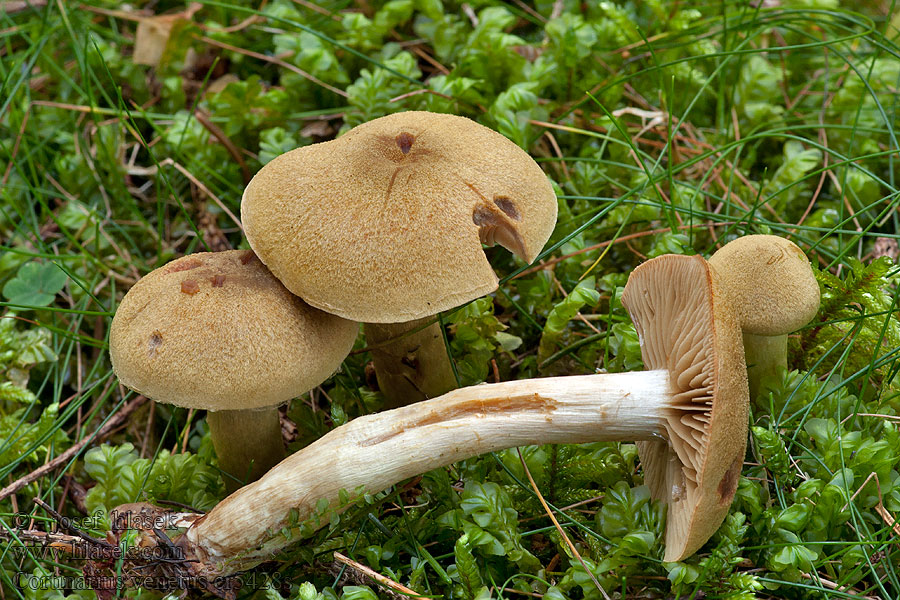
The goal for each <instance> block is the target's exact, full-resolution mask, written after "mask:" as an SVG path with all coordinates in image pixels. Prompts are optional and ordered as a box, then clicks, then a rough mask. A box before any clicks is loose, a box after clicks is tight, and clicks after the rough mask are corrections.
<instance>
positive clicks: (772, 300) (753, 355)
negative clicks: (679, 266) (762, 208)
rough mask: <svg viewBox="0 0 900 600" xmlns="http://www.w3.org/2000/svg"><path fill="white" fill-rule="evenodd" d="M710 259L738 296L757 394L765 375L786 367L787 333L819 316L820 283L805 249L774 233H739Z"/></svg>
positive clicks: (752, 385) (750, 375)
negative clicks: (742, 234)
mask: <svg viewBox="0 0 900 600" xmlns="http://www.w3.org/2000/svg"><path fill="white" fill-rule="evenodd" d="M709 263H710V264H711V265H713V268H715V269H716V271H717V272H718V273H719V276H720V278H721V280H722V285H723V286H725V287H727V288H728V290H729V293H730V294H731V296H732V297H733V298H734V301H735V307H736V310H737V312H738V315H739V316H740V319H741V329H743V332H744V354H745V355H746V359H747V365H748V367H747V371H748V378H749V381H750V397H751V398H755V397H756V395H757V393H758V392H759V386H760V381H761V380H762V378H763V377H765V376H766V375H771V374H774V373H776V372H777V371H778V369H779V368H786V367H787V334H789V333H791V332H793V331H796V330H797V329H800V328H801V327H803V326H804V325H806V324H807V323H809V322H810V321H811V320H812V319H813V318H814V317H815V316H816V313H817V312H818V310H819V284H818V283H817V282H816V278H815V276H814V275H813V272H812V267H811V266H810V264H809V260H808V259H807V258H806V255H805V254H803V251H802V250H800V248H798V247H797V245H796V244H794V243H793V242H791V241H789V240H786V239H784V238H781V237H778V236H775V235H747V236H744V237H740V238H737V239H735V240H733V241H731V242H728V243H727V244H725V245H724V246H722V247H721V248H720V249H719V250H718V251H716V253H715V254H713V255H712V256H711V257H710V259H709Z"/></svg>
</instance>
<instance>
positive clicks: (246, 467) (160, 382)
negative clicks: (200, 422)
mask: <svg viewBox="0 0 900 600" xmlns="http://www.w3.org/2000/svg"><path fill="white" fill-rule="evenodd" d="M357 330H358V325H357V324H356V323H353V322H351V321H347V320H345V319H342V318H340V317H337V316H334V315H330V314H328V313H324V312H322V311H320V310H317V309H315V308H312V307H311V306H307V305H306V304H305V303H304V302H303V301H302V300H300V298H297V297H296V296H294V295H292V294H291V293H290V292H288V291H287V290H286V289H285V287H284V286H283V285H281V283H280V282H279V281H278V280H277V279H275V277H273V276H272V274H271V273H270V272H269V271H268V269H266V267H265V266H264V265H263V264H262V263H261V262H260V261H259V260H257V259H256V256H255V255H254V254H253V252H252V251H250V250H230V251H226V252H208V253H198V254H191V255H188V256H184V257H182V258H179V259H177V260H174V261H172V262H170V263H168V264H166V265H164V266H162V267H160V268H158V269H156V270H154V271H152V272H151V273H148V274H147V275H146V276H144V277H143V278H142V279H141V280H140V281H138V282H137V283H136V284H135V285H134V286H133V287H132V288H131V289H130V290H129V291H128V293H127V294H126V295H125V297H124V298H123V299H122V302H121V303H120V304H119V308H118V310H117V311H116V314H115V317H113V321H112V325H111V327H110V332H109V355H110V359H111V361H112V366H113V370H114V371H115V373H116V375H117V376H118V378H119V381H121V382H122V383H123V384H124V385H125V386H127V387H129V388H131V389H133V390H135V391H137V392H139V393H141V394H144V395H145V396H147V397H148V398H152V399H153V400H156V401H157V402H164V403H167V404H175V405H177V406H183V407H188V408H195V409H203V410H207V411H209V413H208V414H207V422H208V424H209V429H210V435H211V436H212V441H213V445H214V447H215V449H216V454H217V455H218V458H219V466H220V468H221V469H222V470H223V471H224V472H226V473H227V474H229V475H230V476H231V477H226V487H228V488H230V489H236V488H237V487H238V485H237V484H240V483H242V482H244V481H246V480H250V481H252V480H255V479H258V478H259V477H260V476H261V475H262V474H263V473H265V472H266V471H267V470H268V469H269V468H270V467H272V466H273V465H275V464H277V463H278V462H279V461H280V460H281V459H283V458H284V456H285V451H284V444H283V442H282V436H281V425H280V422H279V418H278V409H277V408H276V407H277V406H278V405H279V404H282V403H284V402H287V401H288V400H290V399H291V398H294V397H296V396H299V395H300V394H302V393H304V392H306V391H308V390H310V389H312V388H313V387H315V386H317V385H319V384H320V383H321V382H322V381H324V380H325V379H327V378H328V377H329V376H330V375H331V374H332V373H333V372H334V371H335V370H336V369H337V368H338V367H339V366H340V364H341V361H343V359H344V357H345V356H346V355H347V353H348V352H349V351H350V348H351V347H352V346H353V342H354V340H355V338H356V334H357Z"/></svg>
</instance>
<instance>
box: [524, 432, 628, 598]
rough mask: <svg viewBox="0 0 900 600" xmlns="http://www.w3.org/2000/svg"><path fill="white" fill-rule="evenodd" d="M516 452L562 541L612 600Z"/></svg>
mask: <svg viewBox="0 0 900 600" xmlns="http://www.w3.org/2000/svg"><path fill="white" fill-rule="evenodd" d="M516 452H518V454H519V460H520V461H522V468H523V469H525V474H526V475H528V481H529V483H531V489H533V490H534V493H535V494H536V495H537V498H538V500H540V501H541V506H543V507H544V510H545V511H546V512H547V516H548V517H550V520H551V521H553V526H554V527H556V531H558V532H559V535H561V536H562V539H563V540H565V542H566V545H567V546H568V547H569V550H570V551H571V552H572V554H574V555H575V558H577V559H578V562H580V563H581V566H582V568H583V569H584V572H585V573H587V574H588V577H590V578H591V581H593V582H594V585H595V586H597V589H598V590H600V593H601V594H603V597H604V598H605V599H606V600H612V599H611V598H610V597H609V594H607V593H606V590H604V589H603V586H602V585H600V582H599V581H597V578H596V577H595V576H594V573H593V572H592V571H591V570H590V569H588V566H587V564H585V562H584V559H583V558H581V554H579V553H578V549H577V548H575V544H573V543H572V540H570V539H569V536H568V535H566V532H565V531H563V528H562V526H560V524H559V521H557V520H556V517H554V516H553V511H552V510H550V507H549V506H547V501H546V500H544V496H542V495H541V490H539V489H538V486H537V484H536V483H535V482H534V477H532V476H531V471H530V470H528V465H527V464H526V463H525V457H524V456H522V451H521V450H519V449H518V448H516Z"/></svg>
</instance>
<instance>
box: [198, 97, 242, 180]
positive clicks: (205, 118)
mask: <svg viewBox="0 0 900 600" xmlns="http://www.w3.org/2000/svg"><path fill="white" fill-rule="evenodd" d="M194 117H195V118H196V119H197V122H199V123H200V124H201V125H203V126H204V127H206V129H207V131H209V132H210V133H211V134H212V135H213V137H215V138H216V139H217V140H219V142H221V143H222V145H223V146H225V149H226V150H227V151H228V154H230V155H231V158H233V159H234V160H235V161H236V162H237V164H238V166H239V167H240V168H241V177H243V179H244V185H246V184H248V183H250V169H248V168H247V163H245V162H244V158H243V157H242V156H241V152H240V150H238V148H237V146H235V145H234V142H232V141H231V139H230V138H229V137H228V136H227V135H225V132H224V131H222V128H221V127H219V126H218V125H216V124H215V123H213V122H212V120H210V118H209V115H207V114H206V113H205V112H203V111H202V110H195V111H194Z"/></svg>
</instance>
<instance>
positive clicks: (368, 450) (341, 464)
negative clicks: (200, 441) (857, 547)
mask: <svg viewBox="0 0 900 600" xmlns="http://www.w3.org/2000/svg"><path fill="white" fill-rule="evenodd" d="M729 300H730V299H729V298H728V297H727V296H726V295H725V293H723V290H722V289H721V287H720V286H719V282H718V279H717V276H716V274H715V272H714V270H713V269H711V268H710V267H709V266H708V264H707V262H706V261H705V260H703V258H702V257H699V256H693V257H687V256H674V255H668V256H662V257H658V258H655V259H653V260H651V261H648V262H647V263H645V264H644V265H642V266H640V267H638V268H637V269H636V270H635V271H634V272H633V273H632V275H631V277H630V278H629V280H628V284H627V285H626V287H625V292H624V294H623V295H622V302H623V304H625V306H626V308H627V309H628V311H629V312H630V313H631V315H632V318H633V319H634V321H635V324H636V326H637V331H638V334H639V336H640V339H641V349H642V352H643V356H644V361H645V364H646V366H647V368H648V369H650V370H649V371H642V372H632V373H615V374H596V375H581V376H570V377H552V378H544V379H530V380H520V381H508V382H503V383H495V384H483V385H478V386H473V387H468V388H463V389H458V390H454V391H451V392H449V393H447V394H445V395H443V396H441V397H439V398H435V399H432V400H427V401H424V402H420V403H418V404H413V405H410V406H406V407H403V408H398V409H395V410H391V411H387V412H383V413H380V414H377V415H368V416H363V417H359V418H357V419H354V420H353V421H351V422H350V423H348V424H346V425H343V426H341V427H338V428H336V429H334V430H332V431H331V432H329V433H328V434H326V435H325V436H324V437H322V438H320V439H319V440H317V441H316V442H314V443H313V444H311V445H310V446H307V447H306V448H304V449H303V450H301V451H300V452H297V453H296V454H293V455H292V456H290V457H289V458H287V459H285V460H284V461H283V462H282V463H280V464H279V465H278V466H276V467H275V468H274V469H272V470H271V471H270V472H269V473H268V474H267V475H266V476H265V477H263V478H262V479H260V480H259V481H257V482H256V483H254V484H251V485H248V486H246V487H244V488H242V489H240V490H238V491H237V492H235V493H234V494H232V495H231V496H229V497H228V498H226V499H225V500H224V501H222V502H221V503H220V504H219V505H218V506H216V507H215V509H213V510H212V511H211V512H210V513H208V514H207V515H206V516H205V517H204V518H203V519H202V520H201V521H198V522H196V523H195V524H194V525H193V526H191V527H190V528H189V529H188V530H187V531H186V533H185V535H184V537H183V538H182V540H181V542H180V544H181V547H182V548H183V549H184V550H185V551H186V553H187V556H188V558H190V557H195V558H196V559H197V560H198V561H199V562H197V563H196V564H195V567H194V568H195V571H196V574H197V575H200V576H204V577H214V576H216V575H227V574H230V573H234V572H236V571H238V570H242V569H246V568H249V567H250V566H253V565H254V564H257V563H259V562H261V561H263V560H266V559H268V558H269V557H271V555H272V553H274V552H276V551H278V550H279V549H281V548H283V547H284V546H285V545H287V544H288V543H289V542H290V541H291V539H296V536H297V534H298V531H297V529H296V523H298V522H302V521H303V520H304V519H306V518H307V517H308V516H309V515H310V513H311V512H312V511H313V510H314V509H315V507H316V506H317V505H318V504H319V503H320V502H321V501H322V499H325V500H327V501H328V502H329V503H331V505H332V506H336V504H337V502H339V500H338V499H339V498H340V496H341V490H347V491H350V492H353V491H356V490H359V489H364V490H366V491H368V492H377V491H379V490H382V489H384V488H386V487H388V486H390V485H392V484H394V483H397V482H399V481H401V480H403V479H405V478H407V477H411V476H413V475H416V474H419V473H423V472H426V471H429V470H431V469H435V468H438V467H441V466H443V465H447V464H449V463H452V462H455V461H458V460H462V459H465V458H468V457H471V456H475V455H478V454H482V453H485V452H491V451H496V450H500V449H503V448H510V447H513V446H518V445H524V444H549V443H580V442H590V441H616V440H629V441H630V440H642V448H643V450H642V456H643V457H644V473H645V479H646V481H647V483H648V484H649V486H650V488H651V490H652V491H653V493H654V494H655V495H656V497H658V498H661V499H663V500H664V501H666V502H667V503H668V507H669V512H668V519H667V525H666V552H665V560H667V561H675V560H681V559H683V558H685V557H686V556H689V555H690V554H692V553H693V552H695V551H696V550H697V549H698V548H700V546H702V545H703V543H704V542H705V541H706V540H707V539H708V538H709V536H710V535H712V534H713V532H714V531H715V530H716V529H717V527H718V526H719V524H720V523H721V522H722V520H723V519H724V517H725V514H726V513H727V511H728V508H729V506H730V504H731V500H732V498H733V496H734V493H735V490H736V489H737V484H738V478H739V475H740V471H741V466H742V461H743V457H744V450H745V445H746V439H747V418H748V404H749V399H748V394H747V374H746V369H745V366H744V355H743V349H742V347H741V337H740V335H741V334H740V327H739V323H738V319H737V315H736V314H735V313H734V312H733V310H732V307H731V303H730V301H729ZM248 507H252V509H248ZM292 527H293V529H291V528H292ZM284 528H287V529H284ZM272 532H285V533H287V532H290V535H281V533H278V534H276V535H274V536H273V535H272Z"/></svg>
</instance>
